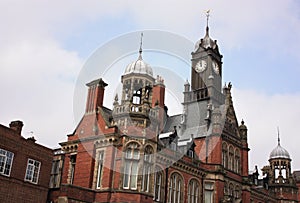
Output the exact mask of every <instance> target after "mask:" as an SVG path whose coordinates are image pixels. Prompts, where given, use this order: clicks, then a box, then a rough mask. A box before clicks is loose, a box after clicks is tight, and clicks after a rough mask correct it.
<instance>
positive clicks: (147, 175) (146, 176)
mask: <svg viewBox="0 0 300 203" xmlns="http://www.w3.org/2000/svg"><path fill="white" fill-rule="evenodd" d="M152 159H153V149H152V147H150V146H147V147H146V148H145V152H144V166H143V183H142V190H143V191H145V192H149V190H150V180H151V174H152V162H153V160H152Z"/></svg>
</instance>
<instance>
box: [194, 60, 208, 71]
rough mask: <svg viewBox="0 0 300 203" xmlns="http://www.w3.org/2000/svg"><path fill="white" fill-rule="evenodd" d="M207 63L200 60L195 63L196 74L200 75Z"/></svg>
mask: <svg viewBox="0 0 300 203" xmlns="http://www.w3.org/2000/svg"><path fill="white" fill-rule="evenodd" d="M206 66H207V63H206V61H204V60H200V61H198V62H197V63H196V66H195V71H196V72H197V73H201V72H203V71H204V70H205V69H206Z"/></svg>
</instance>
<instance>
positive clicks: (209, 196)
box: [204, 182, 214, 203]
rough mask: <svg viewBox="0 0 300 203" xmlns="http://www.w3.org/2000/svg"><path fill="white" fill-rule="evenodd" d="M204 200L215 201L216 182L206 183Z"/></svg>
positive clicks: (208, 202)
mask: <svg viewBox="0 0 300 203" xmlns="http://www.w3.org/2000/svg"><path fill="white" fill-rule="evenodd" d="M204 202H205V203H213V202H214V183H213V182H205V183H204Z"/></svg>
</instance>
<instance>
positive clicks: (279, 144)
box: [277, 127, 280, 145]
mask: <svg viewBox="0 0 300 203" xmlns="http://www.w3.org/2000/svg"><path fill="white" fill-rule="evenodd" d="M277 134H278V145H280V137H279V127H277Z"/></svg>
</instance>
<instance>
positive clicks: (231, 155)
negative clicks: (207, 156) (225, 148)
mask: <svg viewBox="0 0 300 203" xmlns="http://www.w3.org/2000/svg"><path fill="white" fill-rule="evenodd" d="M233 157H234V151H233V147H232V146H230V147H229V169H230V170H233V171H234V159H233Z"/></svg>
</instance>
